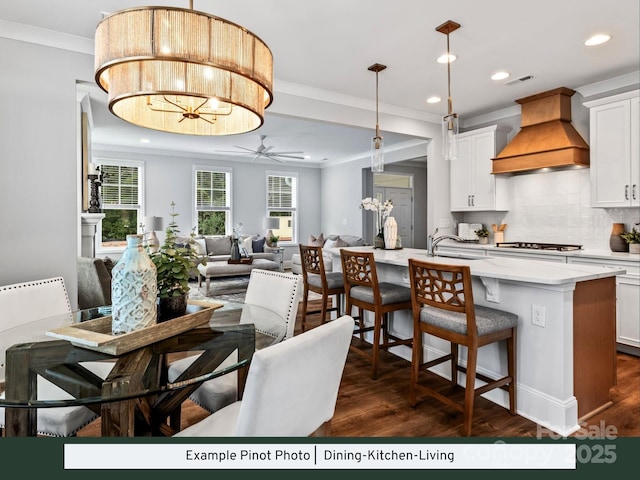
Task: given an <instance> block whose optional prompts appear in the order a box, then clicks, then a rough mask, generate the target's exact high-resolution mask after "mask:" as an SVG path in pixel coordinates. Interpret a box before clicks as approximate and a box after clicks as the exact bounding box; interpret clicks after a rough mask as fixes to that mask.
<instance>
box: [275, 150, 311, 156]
mask: <svg viewBox="0 0 640 480" xmlns="http://www.w3.org/2000/svg"><path fill="white" fill-rule="evenodd" d="M293 153H304V152H303V151H297V152H271V155H289V154H293Z"/></svg>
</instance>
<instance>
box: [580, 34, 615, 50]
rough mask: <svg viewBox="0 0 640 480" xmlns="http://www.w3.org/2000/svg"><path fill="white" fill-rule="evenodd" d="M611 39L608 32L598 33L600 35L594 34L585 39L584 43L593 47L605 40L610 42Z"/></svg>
mask: <svg viewBox="0 0 640 480" xmlns="http://www.w3.org/2000/svg"><path fill="white" fill-rule="evenodd" d="M609 40H611V35H607V34H598V35H594V36H593V37H591V38H588V39H587V40H585V42H584V44H585V45H586V46H587V47H593V46H594V45H601V44H603V43H605V42H608V41H609Z"/></svg>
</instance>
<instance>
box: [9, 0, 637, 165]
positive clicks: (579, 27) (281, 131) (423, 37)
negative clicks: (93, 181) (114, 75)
mask: <svg viewBox="0 0 640 480" xmlns="http://www.w3.org/2000/svg"><path fill="white" fill-rule="evenodd" d="M3 3H4V5H3V6H2V9H1V10H0V35H1V34H2V30H3V27H4V28H5V29H7V28H6V27H7V26H8V25H10V24H9V23H7V22H12V24H13V23H18V24H26V25H32V26H35V27H38V28H41V29H46V30H53V31H56V32H63V33H66V34H69V35H74V36H77V37H83V39H84V40H83V42H85V43H86V42H91V41H92V40H93V35H94V32H95V27H96V24H97V23H98V22H99V21H100V19H101V18H102V13H103V12H106V13H110V12H115V11H117V10H121V9H124V8H128V7H133V6H137V5H170V6H175V7H183V8H189V2H188V1H187V0H173V1H166V0H153V1H152V2H147V0H91V1H78V0H57V1H56V2H48V1H45V0H20V1H13V2H8V1H5V0H3ZM639 5H640V2H638V0H615V1H613V2H604V1H602V0H560V1H558V0H537V1H536V2H524V1H513V0H489V1H477V0H430V1H428V2H427V1H424V0H396V1H390V0H322V1H320V2H308V1H300V0H196V1H195V2H194V4H193V7H194V8H195V9H196V10H200V11H203V12H206V13H210V14H213V15H216V16H220V17H223V18H226V19H228V20H230V21H233V22H235V23H238V24H240V25H242V26H244V27H246V28H248V29H249V30H251V31H252V32H253V33H255V34H256V35H258V36H259V37H260V38H262V39H263V40H264V41H265V42H266V43H267V45H268V46H269V47H270V48H271V50H272V52H273V56H274V77H275V80H274V90H275V92H274V96H275V100H274V106H275V105H276V104H277V102H278V93H279V92H287V91H291V90H292V89H295V91H296V92H297V93H298V94H299V93H300V92H305V91H308V92H313V94H314V95H318V94H319V92H320V93H321V94H322V96H324V97H326V98H330V97H332V98H333V99H334V100H333V101H335V102H341V103H343V104H350V105H356V106H358V108H364V109H366V110H371V112H372V113H371V128H369V129H367V128H358V127H345V126H340V125H334V124H327V123H318V122H315V121H309V120H301V119H297V118H290V117H286V116H282V115H276V114H274V113H271V112H269V110H267V118H266V120H265V124H264V125H263V126H262V127H261V128H260V129H258V130H256V131H254V132H251V133H247V134H243V135H236V136H232V137H215V138H194V137H190V136H184V135H176V134H163V133H157V132H154V131H151V130H147V129H142V128H139V127H133V126H129V125H128V124H126V123H125V122H123V121H121V120H119V119H116V118H115V117H113V115H111V114H110V113H109V112H108V111H107V110H106V106H104V104H102V105H101V106H99V105H94V106H93V108H92V111H93V116H94V132H93V138H94V140H95V141H96V142H97V143H100V144H104V145H107V144H112V143H113V142H117V144H118V145H122V146H132V147H133V146H135V147H136V148H140V145H141V144H140V143H139V141H140V138H141V137H146V138H150V139H151V143H150V144H148V148H152V149H154V150H166V149H170V150H187V151H192V152H206V153H209V154H210V153H212V152H213V151H215V150H218V149H224V150H228V149H233V146H234V145H239V146H243V147H246V148H255V147H257V146H258V145H259V143H260V135H267V139H266V140H265V144H266V145H273V150H296V151H297V150H302V151H304V153H305V155H310V156H311V159H310V160H308V162H311V163H314V164H315V163H320V162H322V161H323V159H325V158H326V159H328V160H329V161H332V160H337V159H343V158H350V157H354V156H357V155H359V154H363V153H364V152H367V151H368V149H369V142H370V138H371V136H372V133H373V128H374V127H375V74H374V73H372V72H370V71H369V70H367V67H369V66H370V65H372V64H373V63H382V64H384V65H387V69H386V70H384V71H383V72H381V73H380V74H379V98H380V112H381V114H383V113H384V112H389V113H391V112H394V111H395V112H405V113H409V116H413V118H420V119H424V120H432V119H437V117H438V116H441V115H442V114H444V113H446V108H447V107H446V97H447V72H446V65H441V64H438V63H436V61H435V60H436V58H437V57H438V56H440V55H441V54H443V53H444V52H445V51H446V36H445V35H443V34H441V33H439V32H437V31H436V30H435V28H436V27H437V26H438V25H440V24H442V23H444V22H445V21H447V20H454V21H456V22H458V23H460V24H461V28H460V29H459V30H457V31H455V32H453V33H451V35H450V44H451V51H452V53H455V54H457V55H458V60H457V61H456V62H454V63H453V64H452V66H451V90H452V97H453V106H454V110H455V111H456V112H457V113H458V114H459V115H460V117H461V118H462V119H464V118H470V117H477V116H479V115H482V114H485V113H488V112H493V111H496V110H500V109H503V108H507V107H513V106H514V105H515V103H514V101H515V100H516V99H519V98H523V97H526V96H529V95H533V94H536V93H540V92H544V91H546V90H550V89H553V88H557V87H560V86H563V87H568V88H573V89H576V88H579V87H582V86H584V85H588V84H592V83H595V82H600V81H604V80H607V79H610V78H612V77H617V76H621V75H626V74H629V73H634V72H637V71H638V70H639V69H640V65H639V63H640V52H639V49H640V37H639V24H640V6H639ZM2 20H5V21H6V22H2ZM12 24H11V25H12ZM602 32H606V33H608V34H610V35H611V37H612V38H611V41H609V42H608V43H606V44H604V45H600V46H597V47H591V48H587V47H585V46H584V45H583V42H584V40H586V39H587V38H588V37H589V36H591V35H593V34H595V33H602ZM503 69H504V70H507V71H509V72H511V74H512V76H511V77H510V78H509V79H508V80H506V81H501V82H495V81H492V80H490V78H489V77H490V75H491V74H492V73H494V72H495V71H497V70H503ZM524 75H532V76H533V78H532V79H531V80H529V81H526V82H516V83H515V84H505V82H508V81H509V80H513V79H515V78H519V77H521V76H524ZM99 92H100V95H99V96H102V98H103V99H104V98H105V97H106V95H104V94H103V93H102V92H101V91H99ZM431 95H439V96H440V97H442V98H443V99H444V101H443V102H441V103H439V104H435V105H429V104H427V103H426V101H425V100H426V98H427V97H429V96H431ZM384 127H385V125H384V124H383V123H382V122H381V128H382V130H383V136H384V138H385V145H386V146H389V145H392V144H395V143H398V142H404V141H407V140H409V139H410V138H411V137H409V136H407V135H402V134H392V133H390V132H385V131H384ZM251 158H252V157H251V156H248V157H247V159H251Z"/></svg>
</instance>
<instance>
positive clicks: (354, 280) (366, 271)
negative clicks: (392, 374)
mask: <svg viewBox="0 0 640 480" xmlns="http://www.w3.org/2000/svg"><path fill="white" fill-rule="evenodd" d="M340 260H341V263H342V275H343V277H344V290H345V299H346V300H345V304H346V309H345V313H346V314H347V315H351V311H352V309H353V307H356V308H357V309H358V315H357V316H356V317H354V318H355V319H356V321H357V328H356V330H355V331H354V333H356V334H359V335H360V339H361V340H363V339H364V333H365V332H370V331H372V332H373V344H372V345H371V346H370V347H368V346H367V347H361V346H355V345H352V346H351V350H352V351H354V352H356V353H358V354H360V355H362V356H364V357H365V358H368V359H370V360H371V378H373V379H374V380H375V379H376V378H378V359H379V354H380V350H381V349H382V350H388V349H389V348H391V347H395V346H399V345H407V346H409V347H410V346H411V343H412V339H411V338H399V337H397V336H395V335H393V334H391V333H390V332H389V313H391V312H395V311H398V310H411V289H410V288H408V287H404V286H402V285H396V284H394V283H388V282H379V281H378V273H377V270H376V262H375V259H374V255H373V252H359V251H349V250H344V249H342V250H340ZM363 310H367V311H370V312H373V317H374V323H373V325H370V326H366V325H365V322H364V316H363ZM381 336H382V342H381V341H380V340H381V338H380V337H381ZM362 344H363V342H360V344H359V345H362Z"/></svg>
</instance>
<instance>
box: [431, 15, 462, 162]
mask: <svg viewBox="0 0 640 480" xmlns="http://www.w3.org/2000/svg"><path fill="white" fill-rule="evenodd" d="M458 28H460V24H458V23H456V22H454V21H452V20H448V21H447V22H445V23H443V24H442V25H440V26H439V27H437V28H436V31H438V32H440V33H443V34H445V35H446V36H447V93H448V98H447V112H448V113H447V115H445V116H444V117H442V157H443V158H444V159H445V160H457V159H458V114H457V113H454V112H453V99H452V97H451V61H452V60H451V58H452V57H451V50H450V49H449V34H450V33H451V32H454V31H456V30H457V29H458Z"/></svg>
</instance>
